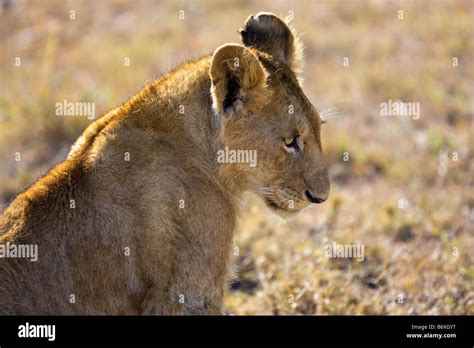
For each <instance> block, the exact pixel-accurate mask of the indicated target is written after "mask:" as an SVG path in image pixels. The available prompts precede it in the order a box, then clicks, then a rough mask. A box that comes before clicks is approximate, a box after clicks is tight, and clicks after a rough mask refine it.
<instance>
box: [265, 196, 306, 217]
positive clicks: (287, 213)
mask: <svg viewBox="0 0 474 348" xmlns="http://www.w3.org/2000/svg"><path fill="white" fill-rule="evenodd" d="M264 201H265V205H266V206H267V208H268V209H269V210H270V211H271V212H273V213H274V214H275V215H277V216H279V217H281V218H283V219H284V220H288V219H292V218H294V217H296V216H298V214H299V213H300V212H301V211H302V210H303V209H304V208H301V209H289V208H282V207H280V206H278V205H276V204H275V203H274V202H272V201H270V200H268V199H265V200H264Z"/></svg>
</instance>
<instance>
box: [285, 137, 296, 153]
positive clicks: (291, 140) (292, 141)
mask: <svg viewBox="0 0 474 348" xmlns="http://www.w3.org/2000/svg"><path fill="white" fill-rule="evenodd" d="M284 141H285V147H286V148H287V150H293V151H296V150H299V149H300V142H299V139H298V137H287V138H285V139H284Z"/></svg>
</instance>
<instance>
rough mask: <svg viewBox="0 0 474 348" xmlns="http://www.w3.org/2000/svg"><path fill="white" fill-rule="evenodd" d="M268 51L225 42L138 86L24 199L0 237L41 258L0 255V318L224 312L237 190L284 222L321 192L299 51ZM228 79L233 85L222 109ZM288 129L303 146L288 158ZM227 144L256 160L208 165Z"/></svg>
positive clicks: (3, 221)
mask: <svg viewBox="0 0 474 348" xmlns="http://www.w3.org/2000/svg"><path fill="white" fill-rule="evenodd" d="M267 16H268V14H267ZM271 16H273V15H271ZM275 18H276V17H275ZM265 23H266V22H262V23H261V24H260V25H259V28H260V32H261V33H266V34H265V35H266V36H265V37H269V40H270V39H271V40H284V38H286V40H291V41H290V42H292V43H293V45H294V44H295V41H296V40H295V38H293V36H292V35H293V34H292V33H291V32H290V36H288V35H283V36H282V35H281V31H282V30H284V29H285V27H283V25H285V24H284V23H283V22H282V21H281V20H280V19H278V18H276V19H272V20H271V21H268V23H269V25H268V26H266V25H265ZM275 23H277V24H275ZM275 25H277V26H278V33H277V34H278V35H273V36H272V35H271V34H272V32H273V31H274V30H275ZM247 27H248V25H247ZM288 30H289V29H288ZM261 35H263V34H261ZM288 38H290V39H288ZM258 42H259V43H262V40H258ZM275 43H278V41H274V42H273V41H272V44H271V45H269V46H265V45H264V46H261V47H260V49H259V46H258V45H257V46H255V45H251V44H248V47H244V46H241V45H224V46H221V47H219V48H218V49H217V50H216V52H215V53H214V54H213V55H209V56H206V57H203V58H201V59H197V60H194V61H190V62H188V63H186V64H183V65H181V66H179V67H178V68H176V69H175V70H173V71H172V72H170V73H168V74H167V75H165V76H163V77H162V78H160V79H158V80H156V81H154V82H152V83H150V84H148V85H147V86H146V87H145V88H144V89H143V90H142V91H141V92H140V93H138V94H137V95H136V96H134V97H132V98H131V99H130V100H129V101H127V102H126V103H124V104H123V105H122V106H120V107H118V108H117V109H115V110H112V111H110V112H109V113H108V114H107V115H105V116H104V117H102V118H101V119H99V120H97V121H96V122H94V123H93V124H91V125H90V126H89V127H88V128H87V129H86V130H85V131H84V133H83V134H82V135H81V137H80V138H79V139H78V141H77V142H76V144H75V145H74V146H73V149H72V151H71V153H70V155H69V156H68V159H67V160H66V161H65V162H63V163H61V164H59V165H58V166H56V167H55V168H53V169H52V170H51V171H50V172H49V173H47V174H46V175H45V176H44V177H42V178H41V179H39V180H38V181H37V182H36V183H35V184H33V185H32V186H31V187H30V188H29V189H27V190H26V191H24V192H23V193H20V194H19V195H18V196H17V197H16V199H15V200H14V201H13V202H12V203H11V204H10V206H9V207H8V208H7V209H6V210H5V211H4V213H3V215H2V216H1V217H0V242H2V243H6V242H11V243H15V244H37V245H38V249H39V250H38V252H39V256H38V257H39V259H38V261H37V262H30V261H29V260H26V259H0V284H2V285H1V286H0V314H220V313H222V312H223V307H222V303H223V296H224V292H225V289H226V286H227V280H228V277H229V273H230V272H231V269H232V259H233V254H232V243H233V235H234V231H235V229H236V219H237V215H238V203H239V200H240V198H241V196H242V193H243V192H245V191H248V190H250V191H253V192H255V193H257V194H258V195H259V196H260V197H262V199H264V200H265V201H266V202H267V204H268V205H269V206H270V208H271V209H273V210H275V211H276V212H277V213H279V214H281V215H285V214H288V215H291V214H292V213H293V212H296V211H298V210H300V209H302V208H303V207H305V206H307V205H308V202H307V201H306V200H305V199H304V196H303V192H304V190H305V189H311V190H312V191H313V192H319V193H320V194H323V195H327V192H328V190H329V182H328V179H327V173H326V166H325V162H324V159H323V158H322V152H321V141H320V119H319V116H318V114H317V112H316V111H315V109H314V108H313V107H312V105H311V104H310V103H309V101H308V100H307V98H306V97H305V95H304V94H303V92H302V90H301V88H300V85H299V82H298V80H297V77H296V75H295V71H294V70H292V69H293V68H294V66H296V64H297V62H296V61H295V60H296V59H298V54H297V52H299V51H298V48H297V47H292V49H291V50H290V51H288V52H290V53H289V54H290V55H291V57H290V56H288V52H283V53H282V52H279V51H278V48H279V47H288V45H287V43H288V42H281V43H280V44H281V45H275ZM266 47H269V48H270V49H271V51H265V48H266ZM262 50H263V51H262ZM236 57H237V58H238V59H239V62H240V64H239V65H238V66H235V65H229V63H231V62H229V61H228V60H229V59H231V60H232V59H233V58H236ZM229 79H234V81H238V82H239V86H240V89H238V90H237V89H236V90H234V92H235V93H236V95H235V100H234V99H231V102H232V103H231V105H230V107H229V108H227V109H226V110H224V109H223V98H226V95H227V92H228V84H227V82H226V81H229ZM235 79H237V80H235ZM289 105H292V106H293V108H294V113H293V114H290V113H288V110H289ZM295 134H298V135H299V136H300V138H301V141H302V142H304V148H303V150H302V151H301V152H295V153H289V152H288V151H286V150H285V148H284V146H285V144H284V141H283V139H285V137H288V136H293V135H295ZM224 146H228V147H229V148H233V149H252V150H257V153H258V165H257V166H256V167H250V166H249V165H248V164H231V163H226V164H221V163H217V161H216V154H217V151H218V150H219V149H222V148H223V147H224ZM127 159H128V160H127ZM290 201H294V207H292V208H290V207H289V202H290ZM71 202H74V203H73V204H74V205H75V208H71ZM127 250H129V253H130V255H129V256H128V255H127ZM71 295H74V297H75V303H71V302H70V299H71Z"/></svg>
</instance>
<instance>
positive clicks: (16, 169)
mask: <svg viewBox="0 0 474 348" xmlns="http://www.w3.org/2000/svg"><path fill="white" fill-rule="evenodd" d="M70 10H75V11H76V12H75V15H76V18H75V19H74V20H71V19H69V16H70V12H69V11H70ZM180 10H184V14H185V19H184V20H181V19H179V17H178V15H179V11H180ZM261 10H266V11H273V12H276V13H279V14H283V15H286V14H287V13H288V12H289V11H294V14H295V19H294V24H295V26H296V27H297V29H298V30H299V31H301V32H304V33H305V34H304V37H303V40H304V42H305V45H306V46H307V50H306V64H305V68H304V76H305V78H306V80H305V88H304V89H305V91H306V94H307V95H308V97H309V98H310V99H311V100H312V101H313V103H314V105H315V106H316V107H317V108H318V109H320V110H322V109H326V108H329V107H333V106H337V107H339V108H340V109H343V110H344V111H345V116H342V117H338V118H334V119H331V120H330V121H329V122H328V124H326V125H325V126H324V129H323V142H324V144H323V146H324V148H325V151H326V153H327V154H328V156H329V158H330V161H331V163H332V166H331V176H332V179H333V185H332V195H331V197H330V200H329V201H328V202H327V203H325V204H323V205H321V206H317V207H314V208H310V209H308V210H306V211H305V212H303V213H302V214H301V215H300V216H299V217H298V218H297V219H295V220H294V221H291V222H289V223H281V222H280V221H278V220H277V219H276V218H275V217H274V216H272V215H270V214H269V213H268V212H267V211H266V210H265V208H263V206H262V204H261V203H260V202H259V201H258V200H257V199H256V198H255V197H249V199H248V204H247V208H246V212H245V214H244V216H243V218H242V226H241V229H240V232H239V234H238V235H237V237H236V246H238V248H239V255H238V257H237V263H238V266H239V267H238V272H237V274H236V280H235V282H234V283H233V285H232V289H231V290H232V291H231V292H230V294H229V296H228V297H227V299H226V302H227V306H228V308H229V310H230V312H232V313H236V314H299V313H301V314H314V313H316V314H365V313H371V314H466V313H469V314H474V285H473V284H474V265H473V259H474V256H473V250H474V236H473V226H472V224H473V221H474V211H473V204H474V199H473V198H474V197H473V192H472V172H473V169H474V164H473V161H472V151H473V148H474V144H473V137H472V120H471V117H472V112H473V88H472V85H473V80H474V69H473V67H472V61H473V58H474V57H473V52H474V43H473V24H472V23H473V11H474V9H473V6H472V3H471V2H469V1H449V2H448V1H430V2H429V3H428V2H415V1H413V2H406V1H401V2H397V1H391V2H388V1H387V2H385V1H343V0H340V1H295V2H294V3H288V2H286V1H277V2H275V1H245V2H233V1H212V2H211V1H206V2H198V1H189V2H188V1H186V2H179V1H168V2H163V1H160V2H158V1H133V2H132V1H101V2H93V1H84V0H83V1H70V2H68V1H44V2H40V1H35V2H33V1H18V2H13V4H12V6H10V7H9V8H8V9H6V10H4V11H3V12H2V13H1V14H0V33H1V53H0V69H1V70H0V71H1V79H0V81H1V82H0V87H1V94H0V122H1V123H0V189H1V191H0V198H1V199H2V202H1V204H2V207H5V205H6V204H8V201H9V200H10V199H11V197H12V196H14V195H15V194H16V193H18V192H19V191H20V190H21V189H22V188H23V187H24V186H25V185H28V184H31V183H32V182H33V181H34V180H35V178H36V177H38V175H39V174H41V173H43V172H44V171H45V170H47V169H48V168H49V167H50V166H51V165H52V164H53V163H55V162H59V161H61V160H63V159H64V158H65V155H66V153H67V151H68V146H69V145H70V144H72V142H73V141H74V140H75V138H76V137H77V136H78V135H79V134H80V132H81V131H82V129H84V127H85V126H86V125H87V124H88V122H90V121H89V120H87V118H85V117H77V118H60V117H57V116H55V115H54V105H55V103H56V102H60V101H62V100H63V99H68V100H70V101H93V102H95V103H96V112H97V114H98V115H102V114H103V113H104V112H106V111H107V110H109V109H111V108H112V107H114V106H116V105H118V104H120V103H121V102H123V101H124V100H125V99H126V98H128V97H129V96H131V95H133V94H134V93H135V92H137V91H138V90H139V88H140V87H141V86H142V85H143V84H144V83H145V82H146V81H147V80H149V79H151V78H154V77H156V76H157V75H159V74H160V73H162V72H166V71H167V70H168V68H170V67H172V66H174V65H176V63H178V62H180V61H183V60H184V59H186V58H189V57H191V56H196V55H200V54H202V53H205V52H211V51H213V49H214V48H215V47H217V46H219V45H220V44H222V43H225V42H237V40H238V38H237V32H236V30H237V29H238V28H239V27H240V26H241V25H242V24H243V22H244V20H245V19H246V18H247V16H248V15H250V14H254V13H256V12H258V11H261ZM399 10H403V15H404V18H403V19H401V20H400V19H398V18H397V17H398V15H399V12H398V11H399ZM15 57H21V60H22V65H21V67H15V66H14V61H15ZM127 57H128V58H130V62H131V65H130V67H124V59H125V58H127ZM344 57H348V58H349V64H350V65H349V66H348V67H344V66H343V64H342V62H343V58H344ZM453 57H457V58H458V61H459V66H457V67H453V64H452V60H453ZM388 99H392V100H398V99H400V100H403V101H406V102H419V103H420V105H421V118H420V119H418V120H413V119H411V118H401V117H383V116H381V115H380V111H379V109H380V103H381V102H386V101H388ZM17 152H19V153H20V154H21V161H19V162H17V161H15V154H16V153H17ZM345 153H347V154H348V155H349V160H348V161H344V160H343V158H344V154H345ZM456 155H457V156H458V158H457V160H454V158H455V157H454V156H456ZM400 200H401V201H402V202H404V207H403V209H401V208H399V206H398V205H399V201H400ZM334 241H335V242H337V243H359V244H361V245H363V246H364V247H365V259H364V261H362V262H359V261H357V260H356V259H353V258H352V259H351V258H345V259H331V258H328V257H327V256H326V254H325V246H326V245H328V244H332V243H333V242H334Z"/></svg>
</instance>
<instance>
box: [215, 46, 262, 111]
mask: <svg viewBox="0 0 474 348" xmlns="http://www.w3.org/2000/svg"><path fill="white" fill-rule="evenodd" d="M210 76H211V81H212V87H211V92H212V99H213V104H214V105H213V106H214V109H215V110H216V111H217V112H219V113H222V114H224V115H225V116H231V115H232V114H233V112H234V111H238V110H239V109H240V108H242V107H244V108H245V107H249V106H250V105H251V104H252V103H253V102H258V101H257V100H253V99H258V98H259V96H260V95H261V91H262V90H263V89H264V85H265V80H266V73H265V70H264V69H263V67H262V66H261V64H260V63H259V62H258V60H257V57H255V55H254V54H253V53H252V52H250V51H249V50H248V49H247V48H245V47H244V46H242V45H237V44H225V45H222V46H220V47H218V48H217V49H216V51H215V52H214V55H213V56H212V60H211V68H210Z"/></svg>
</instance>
